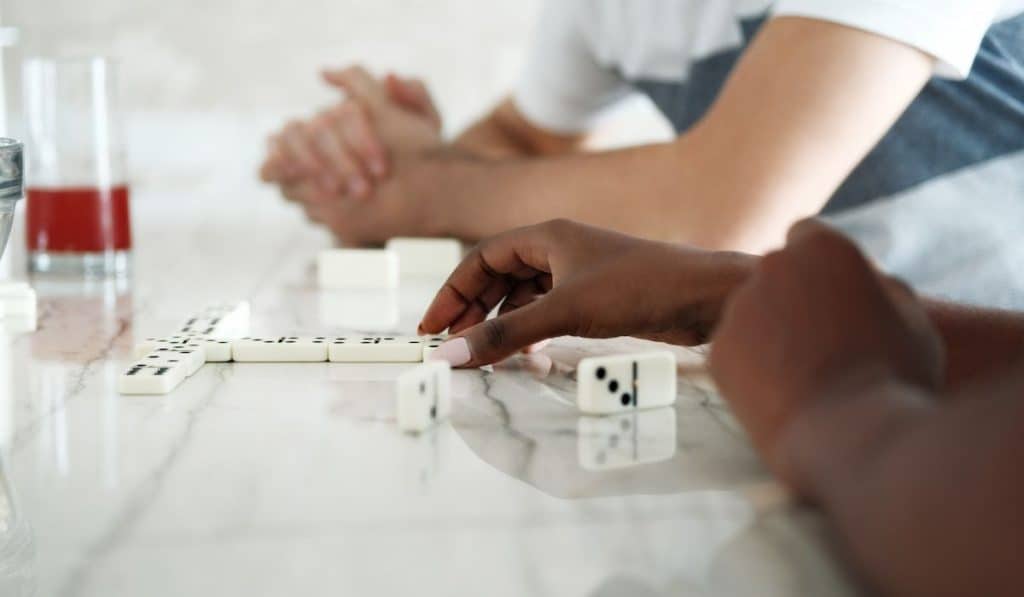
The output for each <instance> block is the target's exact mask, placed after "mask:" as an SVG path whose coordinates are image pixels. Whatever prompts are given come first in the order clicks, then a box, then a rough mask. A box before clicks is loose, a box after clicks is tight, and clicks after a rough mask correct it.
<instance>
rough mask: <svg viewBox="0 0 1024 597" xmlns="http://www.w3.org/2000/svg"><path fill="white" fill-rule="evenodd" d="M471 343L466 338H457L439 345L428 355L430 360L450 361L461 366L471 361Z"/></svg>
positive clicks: (455, 365)
mask: <svg viewBox="0 0 1024 597" xmlns="http://www.w3.org/2000/svg"><path fill="white" fill-rule="evenodd" d="M469 359H470V355H469V343H468V342H466V339H465V338H455V339H454V340H449V341H447V342H445V343H444V344H442V345H441V346H438V347H437V348H436V349H435V350H434V352H432V353H430V356H429V357H427V360H428V361H448V364H449V365H451V366H452V367H461V366H462V365H465V364H466V363H468V362H469Z"/></svg>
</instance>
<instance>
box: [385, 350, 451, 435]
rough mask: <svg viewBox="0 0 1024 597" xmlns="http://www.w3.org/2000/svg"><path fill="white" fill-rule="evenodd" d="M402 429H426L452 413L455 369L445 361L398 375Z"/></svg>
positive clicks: (399, 411)
mask: <svg viewBox="0 0 1024 597" xmlns="http://www.w3.org/2000/svg"><path fill="white" fill-rule="evenodd" d="M395 385H396V394H397V396H396V406H397V421H398V428H399V429H401V430H402V431H405V432H410V433H419V432H422V431H426V430H427V429H429V428H430V427H432V426H433V425H434V424H435V423H437V422H438V421H443V420H445V419H447V418H448V416H449V415H450V414H451V408H452V397H451V387H452V370H451V367H450V366H449V365H448V363H446V362H444V361H431V362H429V363H424V364H422V365H418V366H416V367H415V368H413V369H410V370H409V371H406V372H405V373H403V374H401V375H400V376H398V381H397V382H396V384H395Z"/></svg>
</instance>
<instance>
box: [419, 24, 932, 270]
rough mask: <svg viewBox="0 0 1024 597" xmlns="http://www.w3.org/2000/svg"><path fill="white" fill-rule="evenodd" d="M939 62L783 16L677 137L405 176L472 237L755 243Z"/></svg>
mask: <svg viewBox="0 0 1024 597" xmlns="http://www.w3.org/2000/svg"><path fill="white" fill-rule="evenodd" d="M931 66H932V60H931V59H930V58H929V57H928V56H926V55H924V54H923V53H921V52H919V51H917V50H914V49H911V48H909V47H907V46H905V45H903V44H900V43H897V42H894V41H891V40H888V39H886V38H882V37H879V36H876V35H873V34H870V33H865V32H862V31H859V30H855V29H850V28H847V27H843V26H839V25H834V24H831V23H826V22H821V21H814V20H807V19H800V18H789V17H786V18H778V19H774V20H772V21H771V22H769V23H768V24H767V25H766V26H765V27H764V29H763V31H762V32H761V33H760V34H759V36H758V38H757V39H756V40H755V41H754V43H753V44H752V46H751V47H750V49H749V50H748V51H747V52H746V54H745V56H744V58H743V59H742V60H741V62H740V63H739V65H738V66H737V68H736V71H735V72H734V73H733V75H732V77H731V79H730V80H729V82H728V83H727V85H726V87H725V89H724V90H723V92H722V94H721V96H720V98H719V100H718V101H717V103H716V104H715V105H714V106H713V108H712V109H711V110H710V112H709V114H708V115H707V116H706V117H705V118H704V120H703V121H702V122H700V123H699V124H698V125H697V126H696V127H695V128H694V130H692V131H690V132H688V133H687V134H685V135H683V136H682V137H681V138H680V139H678V140H677V141H676V142H674V143H669V144H663V145H650V146H644V147H637V148H631V149H626V150H621V151H612V152H605V153H599V154H575V155H565V156H562V157H558V158H553V159H543V160H539V159H523V158H519V159H515V158H513V159H507V160H501V161H490V160H479V159H474V158H471V157H466V156H463V155H459V154H457V153H452V152H446V151H439V152H436V153H434V154H432V157H430V158H427V159H424V160H413V162H412V163H410V164H408V166H409V167H410V172H411V176H412V183H411V184H407V185H405V186H404V188H405V190H406V191H408V192H412V193H416V194H418V195H419V197H420V199H422V201H424V202H425V203H426V204H427V205H428V206H429V207H428V209H430V210H431V211H433V212H435V213H438V214H439V215H438V218H437V223H438V224H439V226H438V227H437V229H433V230H429V231H427V232H428V233H432V234H449V235H454V236H459V237H463V238H468V239H474V240H475V239H480V238H483V237H486V236H489V235H491V234H494V233H497V232H500V231H502V230H506V229H508V228H512V227H515V226H520V225H525V224H530V223H536V222H540V221H544V220H548V219H551V218H554V217H567V218H571V219H575V220H579V221H583V222H587V223H590V224H595V225H599V226H605V227H610V228H615V229H617V230H620V231H623V232H629V233H633V234H638V235H642V236H646V237H650V238H657V239H661V240H672V241H683V242H688V243H690V244H695V245H697V246H702V247H708V248H733V249H742V250H752V251H761V250H763V249H765V248H766V247H769V246H772V245H775V244H777V243H778V242H779V241H780V240H781V239H782V237H783V235H784V231H785V229H786V228H787V227H788V226H789V225H790V224H791V223H792V222H793V221H795V220H796V219H798V218H800V217H802V216H805V215H807V214H812V213H815V212H817V211H818V210H819V209H820V208H821V207H822V206H823V205H824V204H825V202H826V201H827V199H828V197H829V196H830V195H831V193H832V192H833V191H834V190H835V189H836V188H837V187H838V186H839V184H840V183H841V182H842V180H843V179H844V178H845V177H846V176H847V175H848V173H849V172H850V171H851V170H852V169H853V168H854V166H855V165H856V164H857V163H858V162H859V161H860V159H861V158H862V157H863V156H864V155H865V154H866V153H867V152H868V151H869V150H870V149H871V147H873V146H874V145H875V143H877V141H878V140H879V139H880V138H881V137H882V135H883V134H884V133H885V132H886V131H887V130H888V129H889V127H890V126H891V125H892V123H893V122H894V121H895V120H896V119H897V118H898V117H899V115H900V114H901V113H902V112H903V110H904V109H905V108H906V106H907V105H909V103H910V102H911V101H912V100H913V98H914V97H915V96H916V95H917V93H918V92H919V91H920V89H921V88H922V87H923V85H924V83H925V82H926V81H927V80H928V78H929V76H930V73H931ZM475 134H476V133H473V132H472V131H471V133H469V134H467V135H468V136H473V135H475ZM467 138H468V137H467ZM399 167H401V166H399Z"/></svg>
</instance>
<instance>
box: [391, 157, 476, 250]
mask: <svg viewBox="0 0 1024 597" xmlns="http://www.w3.org/2000/svg"><path fill="white" fill-rule="evenodd" d="M472 159H473V158H472V157H471V156H467V155H466V154H464V153H462V152H461V151H460V150H458V149H456V148H454V147H452V146H450V145H446V146H442V147H438V148H435V149H431V150H428V151H423V152H420V153H418V154H417V155H416V156H413V157H410V158H408V161H407V163H406V164H404V167H405V170H406V172H407V175H406V176H405V177H404V180H405V184H404V188H403V189H402V191H403V193H404V194H405V196H406V197H408V200H409V201H410V202H412V203H413V204H414V205H415V206H416V210H417V220H418V221H419V222H420V230H421V235H422V236H432V237H449V236H450V237H456V238H467V237H468V236H469V234H468V233H467V232H466V227H465V226H464V225H463V215H464V214H465V213H466V211H467V206H466V205H465V201H466V197H468V196H469V195H470V194H471V192H467V190H466V187H467V185H470V184H471V182H470V176H471V175H472V171H471V169H470V168H468V167H467V163H466V162H467V160H472Z"/></svg>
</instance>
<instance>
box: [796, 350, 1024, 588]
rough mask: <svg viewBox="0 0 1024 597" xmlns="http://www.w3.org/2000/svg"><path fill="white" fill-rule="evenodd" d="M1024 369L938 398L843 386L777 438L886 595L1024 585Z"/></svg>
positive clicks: (898, 389)
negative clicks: (959, 395) (960, 396)
mask: <svg viewBox="0 0 1024 597" xmlns="http://www.w3.org/2000/svg"><path fill="white" fill-rule="evenodd" d="M1022 382H1024V376H1022V375H1021V374H1020V370H1019V369H1018V372H1017V375H1016V378H1009V379H1008V378H1004V379H1003V381H1001V382H990V383H988V384H986V385H981V386H975V387H973V388H972V389H971V390H970V399H965V400H958V401H953V402H946V403H943V404H941V405H936V403H935V401H934V397H932V396H928V395H926V393H925V392H923V391H921V390H919V389H917V388H914V387H910V386H905V385H899V384H895V383H891V382H889V383H882V384H880V385H877V386H874V387H871V388H862V389H860V390H857V391H854V392H852V393H849V392H847V393H843V392H840V393H839V394H837V395H835V396H831V397H829V399H827V400H825V401H823V402H822V403H821V404H820V405H819V406H818V407H816V408H815V409H814V410H811V411H810V412H808V413H806V414H805V415H803V416H802V417H800V418H799V419H797V421H796V422H795V423H794V425H793V427H791V429H790V431H789V432H787V434H786V439H785V440H784V450H785V453H786V454H788V455H789V462H790V465H791V466H792V467H793V468H794V470H795V471H796V475H797V479H798V481H797V488H798V489H799V490H800V491H802V492H803V493H804V494H805V495H806V496H808V497H810V498H811V499H812V500H814V501H815V502H817V503H819V504H820V505H821V507H822V508H823V509H824V510H825V511H826V513H827V514H828V516H829V518H830V519H831V520H832V522H833V524H834V525H835V527H836V529H837V530H838V533H839V536H840V539H841V542H842V545H843V547H844V548H845V550H846V551H847V552H848V555H849V557H850V558H851V560H852V561H853V563H854V565H855V566H856V567H857V568H858V569H859V570H860V572H861V573H862V574H863V575H864V576H866V577H867V578H868V579H869V580H870V581H871V582H873V583H874V584H875V585H876V586H877V587H878V588H880V589H882V590H884V591H885V592H886V593H887V594H892V595H928V596H930V597H938V596H942V595H992V596H998V595H1020V594H1021V593H1022V592H1024V568H1022V567H1021V566H1020V561H1019V558H1020V553H1021V548H1022V546H1024V539H1022V537H1024V517H1022V515H1021V513H1020V504H1021V502H1022V500H1024V475H1022V474H1021V470H1024V469H1022V466H1024V457H1022V455H1024V400H1022V399H1021V397H1022V396H1024V383H1022Z"/></svg>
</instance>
